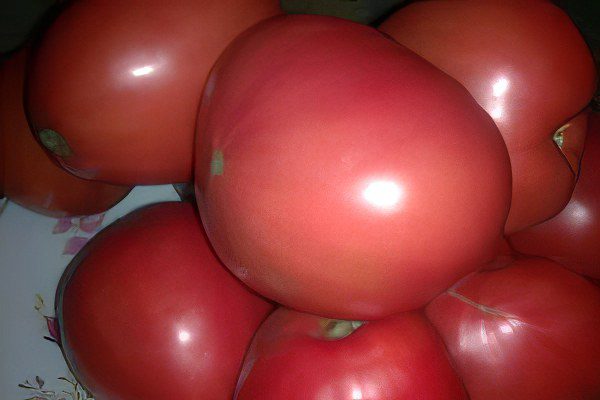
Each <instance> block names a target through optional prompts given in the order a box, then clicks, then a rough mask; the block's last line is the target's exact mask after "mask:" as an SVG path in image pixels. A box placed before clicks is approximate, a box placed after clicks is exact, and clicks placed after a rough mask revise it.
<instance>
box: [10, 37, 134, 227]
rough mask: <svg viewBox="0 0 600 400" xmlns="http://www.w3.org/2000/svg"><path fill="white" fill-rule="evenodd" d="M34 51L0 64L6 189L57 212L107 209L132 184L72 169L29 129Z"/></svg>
mask: <svg viewBox="0 0 600 400" xmlns="http://www.w3.org/2000/svg"><path fill="white" fill-rule="evenodd" d="M28 53H29V50H28V49H23V50H21V51H19V52H18V53H16V54H15V55H13V56H12V57H11V58H10V59H8V60H6V61H5V62H4V64H3V65H2V67H1V70H0V92H1V93H2V96H1V97H0V166H1V167H0V192H3V193H4V195H5V196H6V197H8V198H9V199H10V200H11V201H13V202H15V203H17V204H19V205H21V206H23V207H25V208H28V209H30V210H33V211H35V212H38V213H40V214H44V215H48V216H51V217H56V218H60V217H66V216H74V215H91V214H97V213H100V212H103V211H106V210H107V209H108V208H110V207H112V206H113V205H114V204H115V203H117V202H118V201H119V200H121V199H122V198H123V197H125V195H126V194H127V193H128V192H129V190H130V188H128V187H125V186H114V185H109V184H106V183H101V182H92V181H87V180H84V179H81V178H78V177H75V176H73V175H71V174H69V173H68V172H66V171H64V170H63V169H62V168H60V167H59V166H57V165H56V164H55V163H54V162H53V161H52V160H51V159H50V158H49V157H48V155H46V153H45V152H44V150H43V149H42V148H41V147H40V146H39V144H38V143H37V142H36V141H35V139H34V137H33V135H32V134H31V131H30V130H29V126H28V125H27V120H26V119H25V112H24V110H23V84H24V75H25V64H26V61H27V57H28Z"/></svg>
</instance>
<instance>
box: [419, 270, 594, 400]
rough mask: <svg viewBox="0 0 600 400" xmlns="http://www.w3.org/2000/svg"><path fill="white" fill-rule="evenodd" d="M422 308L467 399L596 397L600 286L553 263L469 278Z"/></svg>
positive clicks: (485, 272) (526, 399) (537, 399)
mask: <svg viewBox="0 0 600 400" xmlns="http://www.w3.org/2000/svg"><path fill="white" fill-rule="evenodd" d="M426 311H427V316H428V317H429V319H430V320H431V322H432V323H433V325H434V326H435V327H436V328H437V330H438V332H440V334H441V336H442V338H443V339H444V342H445V343H446V346H447V348H448V351H449V352H450V356H451V357H452V359H453V360H454V362H455V364H456V369H457V372H458V375H459V376H460V377H461V378H462V379H463V381H464V383H465V386H466V388H467V391H468V392H469V395H470V397H471V400H500V399H501V400H506V399H511V400H548V399H552V400H572V399H578V400H592V399H598V398H600V374H598V371H600V340H598V332H600V288H599V287H597V286H595V285H593V284H592V283H591V282H589V281H587V280H586V279H585V278H583V277H581V276H579V275H577V274H575V273H573V272H571V271H569V270H567V269H564V268H562V267H561V266H559V265H558V264H556V263H554V262H553V261H550V260H547V259H543V258H523V259H519V260H517V261H515V262H514V263H513V264H512V265H511V266H509V267H507V268H504V269H499V270H495V271H483V272H479V273H476V274H475V275H473V276H471V277H469V278H467V279H465V280H464V281H462V282H460V283H459V284H457V285H456V286H455V287H454V288H453V289H452V290H451V291H448V292H446V293H444V294H443V295H441V296H440V297H438V298H437V299H435V300H434V301H433V302H432V303H431V304H430V305H429V306H428V307H427V310H426Z"/></svg>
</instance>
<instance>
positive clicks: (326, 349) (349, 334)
mask: <svg viewBox="0 0 600 400" xmlns="http://www.w3.org/2000/svg"><path fill="white" fill-rule="evenodd" d="M235 399H237V400H256V399H261V400H281V399H286V400H321V399H335V400H357V399H365V400H366V399H369V400H409V399H410V400H412V399H420V400H442V399H444V400H458V399H465V400H466V399H468V397H467V395H466V393H465V391H464V388H463V386H462V383H461V381H460V379H459V378H458V376H457V375H456V372H455V371H454V370H453V368H452V366H451V364H450V360H449V358H448V354H447V353H446V349H445V348H444V344H443V343H442V341H441V339H440V337H439V335H438V334H437V333H436V332H435V329H434V328H433V327H432V326H431V324H430V323H429V322H428V321H427V319H426V318H425V317H424V316H423V315H422V314H421V313H419V312H410V313H404V314H398V315H394V316H392V317H389V318H387V319H384V320H380V321H372V322H368V323H366V324H362V325H361V324H360V323H358V322H356V321H340V320H330V319H327V318H320V317H317V316H313V315H309V314H303V313H299V312H295V311H292V310H288V309H285V308H279V309H278V310H277V311H275V312H274V313H273V314H271V316H269V318H267V320H266V321H265V322H264V323H263V324H262V326H261V327H260V329H259V330H258V332H257V333H256V335H255V337H254V339H253V342H252V345H251V346H250V349H249V351H248V354H247V355H246V359H245V360H244V367H243V369H242V373H241V376H240V380H239V382H238V388H237V395H236V397H235Z"/></svg>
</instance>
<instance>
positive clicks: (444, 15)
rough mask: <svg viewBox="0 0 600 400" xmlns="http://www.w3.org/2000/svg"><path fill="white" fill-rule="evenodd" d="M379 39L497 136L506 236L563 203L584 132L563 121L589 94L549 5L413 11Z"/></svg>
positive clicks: (586, 66) (584, 56) (430, 5)
mask: <svg viewBox="0 0 600 400" xmlns="http://www.w3.org/2000/svg"><path fill="white" fill-rule="evenodd" d="M380 29H381V30H382V31H384V32H386V33H388V34H389V35H391V36H392V37H393V38H394V39H396V40H398V41H399V42H400V43H402V44H404V45H405V46H407V47H408V48H410V49H411V50H413V51H415V52H417V53H418V54H419V55H421V56H423V57H424V58H426V59H427V60H429V61H431V62H432V63H433V64H434V65H436V66H437V67H439V68H440V69H442V70H443V71H445V72H447V73H448V74H449V75H450V76H452V77H454V78H456V79H457V80H458V81H459V82H460V83H462V84H463V85H464V86H465V87H466V88H467V89H468V90H469V92H470V93H471V94H472V95H473V97H475V99H476V100H477V101H478V102H479V104H480V105H481V106H482V107H483V108H484V109H485V110H486V111H487V112H488V113H489V114H490V115H491V116H492V118H494V120H495V121H496V124H497V125H498V127H499V128H500V132H501V133H502V135H503V137H504V140H505V141H506V145H507V147H508V151H509V153H510V158H511V163H512V169H513V195H512V204H511V210H510V214H509V217H508V221H507V224H506V232H507V233H513V232H516V231H518V230H521V229H523V228H526V227H528V226H531V225H533V224H537V223H539V222H542V221H544V220H546V219H548V218H550V217H552V216H553V215H556V214H557V213H559V212H560V211H561V210H562V209H563V208H564V207H565V205H566V204H567V202H568V201H569V198H570V196H571V193H572V191H573V187H574V185H575V181H576V178H577V165H578V163H579V160H578V159H579V157H580V156H581V150H582V146H583V136H584V135H585V131H580V130H576V129H574V127H573V126H571V127H569V124H568V122H569V120H570V119H571V118H573V116H575V115H576V114H577V113H579V112H580V111H581V110H582V109H583V108H584V107H585V106H586V105H587V104H588V102H589V101H590V99H591V98H592V94H593V93H594V90H595V87H596V85H595V79H596V72H595V67H594V62H593V59H592V56H591V54H590V51H589V49H588V48H587V46H586V44H585V42H584V40H583V38H582V37H581V35H580V34H579V32H578V30H577V28H576V27H575V25H574V24H573V23H572V22H571V20H570V19H569V17H568V16H567V15H566V14H565V13H564V12H563V11H562V10H560V9H559V8H558V7H556V6H554V5H553V4H552V3H551V2H549V1H539V0H536V1H521V0H489V1H471V0H456V1H440V0H433V1H421V2H414V3H412V4H410V5H409V6H408V7H405V8H403V9H401V10H400V11H398V12H396V13H395V14H393V15H392V16H391V17H390V18H389V19H387V20H386V21H385V22H384V23H383V24H382V25H381V26H380Z"/></svg>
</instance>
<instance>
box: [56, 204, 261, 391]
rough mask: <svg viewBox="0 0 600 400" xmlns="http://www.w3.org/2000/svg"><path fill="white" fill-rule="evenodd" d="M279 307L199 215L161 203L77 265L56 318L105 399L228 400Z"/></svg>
mask: <svg viewBox="0 0 600 400" xmlns="http://www.w3.org/2000/svg"><path fill="white" fill-rule="evenodd" d="M272 308H273V306H272V305H271V304H270V303H268V302H267V301H265V300H263V299H262V298H260V297H259V296H257V295H255V294H254V293H251V292H250V291H249V290H248V289H247V288H246V287H245V286H244V285H243V284H242V283H241V282H239V281H238V280H237V279H235V278H234V277H233V276H232V275H231V274H230V273H229V271H227V269H225V268H224V267H223V266H222V264H221V263H220V262H219V261H218V260H217V258H216V257H215V255H214V253H213V252H212V250H211V248H210V246H209V244H208V241H207V240H206V238H205V236H204V233H203V231H202V225H201V223H200V221H199V219H198V216H197V213H196V210H195V208H194V206H192V205H190V204H188V203H161V204H157V205H153V206H149V207H146V208H142V209H139V210H137V211H134V212H133V213H131V214H129V215H127V216H125V217H123V218H122V219H120V220H119V221H117V222H115V223H114V224H112V225H110V226H109V227H107V228H106V229H105V230H103V231H102V232H100V233H99V234H98V235H97V236H96V237H94V239H93V240H92V241H91V242H90V243H89V244H88V245H87V246H86V247H85V248H84V249H83V250H82V251H81V252H80V253H79V254H78V255H77V256H76V257H75V258H74V259H73V261H72V262H71V264H70V265H69V267H68V269H67V271H66V272H65V274H64V275H63V278H62V279H61V282H60V284H59V288H58V292H57V304H56V315H57V317H58V320H59V326H60V337H61V341H62V346H63V353H64V355H65V358H66V360H67V362H68V364H69V365H70V367H71V369H72V371H73V373H74V374H75V376H76V377H77V379H78V380H79V382H81V383H82V384H83V385H84V386H85V387H86V388H87V389H89V390H90V391H91V392H92V393H93V394H94V397H95V398H96V399H97V400H138V399H145V400H153V399H156V400H164V399H182V400H183V399H190V400H191V399H207V400H215V399H219V400H221V399H222V400H225V399H231V397H232V396H233V393H234V390H235V385H236V381H237V377H238V374H239V370H240V368H241V365H242V361H243V358H244V353H245V352H246V349H247V348H248V346H249V344H250V341H251V339H252V336H253V334H254V332H255V331H256V329H257V328H258V326H259V325H260V323H261V322H262V320H263V319H264V318H265V317H266V316H267V315H268V313H269V312H270V311H271V310H272Z"/></svg>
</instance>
